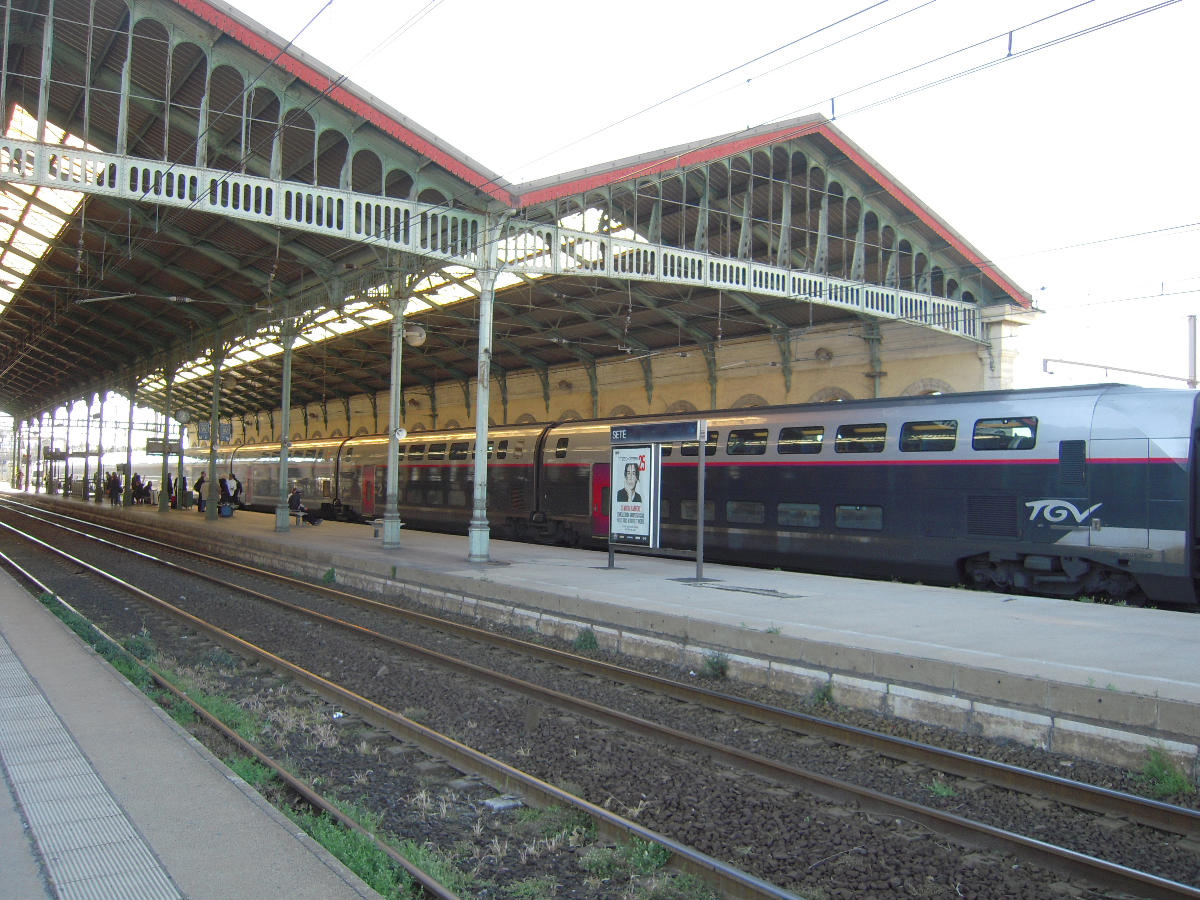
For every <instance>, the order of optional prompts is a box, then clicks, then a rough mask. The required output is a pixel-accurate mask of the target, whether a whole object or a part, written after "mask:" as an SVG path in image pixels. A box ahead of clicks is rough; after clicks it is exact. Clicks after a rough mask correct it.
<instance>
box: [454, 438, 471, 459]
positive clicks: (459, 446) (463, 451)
mask: <svg viewBox="0 0 1200 900" xmlns="http://www.w3.org/2000/svg"><path fill="white" fill-rule="evenodd" d="M470 451H471V445H470V444H469V443H467V442H466V441H455V442H454V443H453V444H451V445H450V458H451V459H466V458H467V456H468V454H469V453H470Z"/></svg>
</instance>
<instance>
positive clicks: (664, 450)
mask: <svg viewBox="0 0 1200 900" xmlns="http://www.w3.org/2000/svg"><path fill="white" fill-rule="evenodd" d="M674 446H675V445H674V444H663V445H662V455H663V456H670V455H671V448H673V447H674Z"/></svg>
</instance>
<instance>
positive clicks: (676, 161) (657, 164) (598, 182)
mask: <svg viewBox="0 0 1200 900" xmlns="http://www.w3.org/2000/svg"><path fill="white" fill-rule="evenodd" d="M809 134H820V135H821V136H822V137H824V138H825V139H826V140H828V141H829V142H830V143H832V144H833V145H834V146H835V147H837V148H838V149H839V150H840V151H841V152H842V153H844V154H845V155H846V157H847V158H848V159H850V161H851V162H853V163H854V164H855V165H856V166H858V167H859V168H860V169H861V170H862V171H863V172H864V173H866V175H867V176H868V177H870V178H871V179H873V180H874V181H875V182H877V183H878V184H879V186H880V187H882V188H883V189H884V190H886V191H887V192H888V193H889V194H891V195H892V197H894V198H895V199H896V200H897V201H898V202H899V203H900V204H901V205H902V206H903V207H904V208H905V209H907V210H908V211H909V212H911V213H912V214H913V215H914V216H916V217H917V218H918V219H920V220H921V221H922V222H923V223H925V225H927V226H928V227H929V228H930V229H931V230H932V231H933V232H934V233H935V234H937V235H938V236H939V237H941V238H942V239H943V240H944V241H946V243H947V244H949V245H950V246H952V247H954V248H955V249H956V250H958V252H960V253H961V254H962V255H963V256H964V257H966V259H967V260H968V261H969V262H970V263H971V264H972V265H974V266H976V267H977V268H978V269H979V270H980V271H981V272H983V273H984V274H985V275H986V276H987V277H988V278H990V279H991V280H992V281H993V282H994V283H995V284H997V285H998V286H999V287H1000V288H1001V289H1002V290H1003V291H1004V293H1006V294H1007V295H1008V296H1009V297H1011V298H1012V299H1013V300H1014V301H1015V302H1016V303H1017V304H1018V305H1019V306H1022V307H1024V308H1026V309H1028V308H1029V306H1030V301H1029V300H1028V299H1027V298H1026V297H1025V296H1024V295H1023V294H1022V293H1021V291H1020V289H1019V288H1018V287H1017V286H1016V285H1015V284H1013V283H1012V282H1010V281H1009V280H1008V279H1007V278H1004V277H1003V276H1002V275H1000V273H999V272H997V271H996V270H995V269H994V268H993V267H992V266H991V265H989V264H988V263H986V262H984V260H983V259H981V258H980V257H979V254H977V253H975V252H974V251H972V250H971V249H970V248H969V247H967V246H966V245H965V244H964V243H963V242H962V240H961V239H960V238H958V237H956V236H955V235H954V234H952V233H951V232H950V230H949V229H947V228H946V226H944V225H942V224H941V223H940V222H938V221H937V220H936V219H934V218H933V217H932V216H931V215H930V214H929V213H928V211H927V210H925V209H924V208H923V207H922V206H921V205H920V204H919V203H917V201H916V200H914V199H913V198H912V196H911V195H909V194H908V193H907V192H906V191H904V190H902V189H901V188H900V187H899V185H897V184H896V183H895V182H894V181H892V180H891V179H890V178H888V177H887V176H886V175H884V174H883V172H882V171H880V169H879V168H878V167H876V166H875V165H874V164H872V163H871V162H869V161H868V160H867V159H866V158H865V157H864V156H863V155H862V154H861V153H859V152H858V151H857V150H855V149H854V147H852V146H851V145H850V144H849V143H848V142H847V141H846V140H845V139H844V138H842V137H841V136H840V135H838V134H837V133H835V132H834V131H833V130H832V129H831V128H829V127H828V126H827V124H826V123H825V122H810V123H805V124H804V125H800V126H793V127H791V128H780V129H778V130H777V131H771V132H767V133H765V134H761V133H760V134H755V135H753V136H747V137H744V138H738V139H736V140H732V141H726V142H723V143H720V144H713V145H711V146H707V147H701V148H699V149H696V150H691V151H688V152H687V153H682V154H677V155H674V156H665V157H661V158H659V159H651V160H647V161H645V162H641V163H636V164H634V165H629V166H625V167H623V168H620V169H610V170H606V171H604V172H599V173H597V174H595V175H590V176H587V177H585V178H579V179H576V180H574V181H567V182H563V183H561V184H555V185H552V186H550V187H546V188H542V189H540V190H537V191H531V192H530V193H528V194H521V195H520V196H518V197H517V198H516V205H517V206H518V207H527V206H534V205H536V204H538V203H546V202H549V201H551V200H554V199H556V198H558V197H563V196H567V195H570V194H580V193H584V192H586V191H589V190H593V189H595V188H599V187H604V186H605V185H608V184H612V183H614V182H617V181H625V180H628V179H630V178H635V177H638V176H643V175H654V174H658V173H660V172H665V171H668V170H670V169H677V168H683V167H685V166H690V165H696V164H699V163H705V162H711V161H712V160H715V159H721V158H723V157H726V156H731V155H733V154H735V153H741V152H743V151H746V150H753V149H754V148H756V147H761V146H763V145H764V144H770V143H774V142H778V141H786V140H793V139H795V138H799V137H804V136H805V135H809Z"/></svg>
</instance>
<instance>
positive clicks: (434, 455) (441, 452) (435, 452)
mask: <svg viewBox="0 0 1200 900" xmlns="http://www.w3.org/2000/svg"><path fill="white" fill-rule="evenodd" d="M445 458H446V445H445V443H441V444H430V445H429V455H428V456H427V457H426V459H439V460H440V459H445Z"/></svg>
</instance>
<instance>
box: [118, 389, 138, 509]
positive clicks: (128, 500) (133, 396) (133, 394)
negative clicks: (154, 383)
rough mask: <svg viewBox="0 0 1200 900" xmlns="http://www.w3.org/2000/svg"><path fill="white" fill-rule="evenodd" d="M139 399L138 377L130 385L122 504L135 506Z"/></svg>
mask: <svg viewBox="0 0 1200 900" xmlns="http://www.w3.org/2000/svg"><path fill="white" fill-rule="evenodd" d="M136 400H137V379H136V378H135V379H133V381H132V382H130V385H129V429H128V430H127V431H126V432H125V491H124V493H123V494H121V505H122V506H133V406H134V403H135V401H136Z"/></svg>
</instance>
